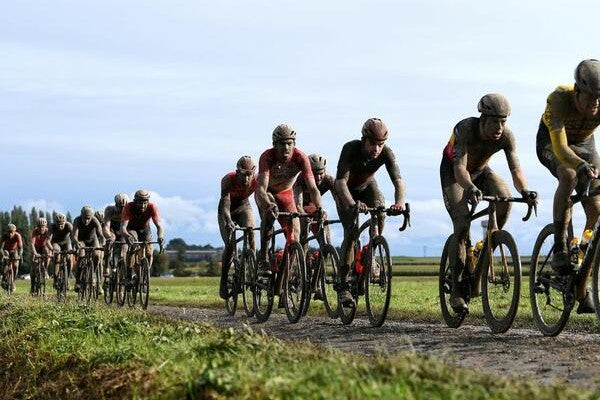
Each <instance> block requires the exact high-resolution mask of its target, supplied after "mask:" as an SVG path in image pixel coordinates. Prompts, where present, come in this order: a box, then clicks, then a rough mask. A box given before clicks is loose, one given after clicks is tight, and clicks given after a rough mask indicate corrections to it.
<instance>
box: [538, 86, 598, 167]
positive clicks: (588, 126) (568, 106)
mask: <svg viewBox="0 0 600 400" xmlns="http://www.w3.org/2000/svg"><path fill="white" fill-rule="evenodd" d="M542 122H543V124H544V125H545V126H546V127H547V128H548V133H546V134H543V135H542V136H540V134H538V141H539V142H540V144H541V145H544V146H547V147H548V148H550V149H551V150H552V151H553V153H554V154H555V155H556V157H557V158H558V159H559V160H560V162H561V163H563V164H565V165H566V166H568V167H571V168H577V166H578V165H579V164H580V163H581V158H580V157H578V156H577V155H576V154H573V152H572V151H569V145H578V144H581V143H584V142H586V141H587V140H588V139H589V138H590V137H591V136H592V134H593V133H594V130H595V129H596V127H597V126H598V125H600V113H599V114H598V115H596V116H593V117H586V116H585V115H584V114H583V113H581V112H580V111H579V110H577V106H576V104H575V88H574V86H573V85H562V86H559V87H557V88H556V90H554V92H552V93H550V95H549V96H548V99H547V101H546V109H545V111H544V114H543V115H542ZM540 131H542V130H541V129H540Z"/></svg>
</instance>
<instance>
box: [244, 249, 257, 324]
mask: <svg viewBox="0 0 600 400" xmlns="http://www.w3.org/2000/svg"><path fill="white" fill-rule="evenodd" d="M255 269H256V256H255V255H254V252H253V251H252V250H246V252H245V253H244V258H243V260H242V285H241V287H242V300H243V302H244V311H245V312H246V316H247V317H252V316H254V271H255Z"/></svg>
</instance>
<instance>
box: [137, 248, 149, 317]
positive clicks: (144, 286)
mask: <svg viewBox="0 0 600 400" xmlns="http://www.w3.org/2000/svg"><path fill="white" fill-rule="evenodd" d="M139 282H140V283H139V295H140V306H141V307H142V310H145V309H147V308H148V301H149V300H150V262H149V261H148V259H147V258H144V259H143V260H142V262H141V263H140V279H139Z"/></svg>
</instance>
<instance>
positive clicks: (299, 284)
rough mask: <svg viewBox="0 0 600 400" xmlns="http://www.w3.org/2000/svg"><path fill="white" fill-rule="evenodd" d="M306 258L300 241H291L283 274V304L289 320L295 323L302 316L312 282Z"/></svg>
mask: <svg viewBox="0 0 600 400" xmlns="http://www.w3.org/2000/svg"><path fill="white" fill-rule="evenodd" d="M305 260H306V258H305V255H304V250H303V249H302V246H301V245H300V243H299V242H293V243H290V244H289V246H288V249H287V262H286V264H285V265H286V270H285V272H284V275H283V296H284V297H283V305H284V308H285V313H286V315H287V317H288V321H289V322H290V323H292V324H295V323H296V322H298V321H299V320H300V318H301V317H302V312H303V311H304V307H305V306H306V296H307V295H308V293H309V292H310V282H309V280H308V277H307V273H306V262H305Z"/></svg>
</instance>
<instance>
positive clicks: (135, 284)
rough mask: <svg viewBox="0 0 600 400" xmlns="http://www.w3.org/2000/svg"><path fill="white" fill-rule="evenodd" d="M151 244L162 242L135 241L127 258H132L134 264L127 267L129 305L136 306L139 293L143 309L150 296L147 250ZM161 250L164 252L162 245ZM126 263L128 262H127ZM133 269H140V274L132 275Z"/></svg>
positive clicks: (126, 285)
mask: <svg viewBox="0 0 600 400" xmlns="http://www.w3.org/2000/svg"><path fill="white" fill-rule="evenodd" d="M151 244H159V245H160V242H152V241H150V242H147V241H133V242H131V245H130V246H129V249H128V251H127V258H126V259H127V260H132V265H128V266H127V268H126V269H125V271H126V274H125V278H126V280H127V281H126V283H125V287H126V297H127V304H128V305H129V307H133V306H135V303H136V302H137V301H138V300H137V297H138V295H139V304H140V306H142V309H143V310H145V309H146V308H148V299H149V296H150V263H149V261H148V258H147V254H146V251H147V248H148V245H151ZM136 246H137V247H136ZM159 252H160V253H162V252H163V247H162V245H161V247H160V251H159ZM125 264H128V263H127V262H125ZM136 267H137V268H136ZM132 270H134V271H139V276H137V275H136V276H132V273H131V272H132ZM127 278H128V279H127ZM132 278H133V279H132ZM127 282H128V283H127Z"/></svg>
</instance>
